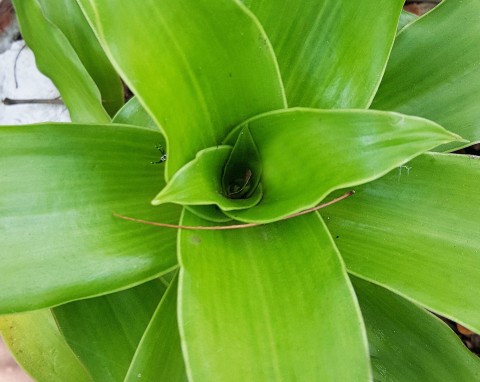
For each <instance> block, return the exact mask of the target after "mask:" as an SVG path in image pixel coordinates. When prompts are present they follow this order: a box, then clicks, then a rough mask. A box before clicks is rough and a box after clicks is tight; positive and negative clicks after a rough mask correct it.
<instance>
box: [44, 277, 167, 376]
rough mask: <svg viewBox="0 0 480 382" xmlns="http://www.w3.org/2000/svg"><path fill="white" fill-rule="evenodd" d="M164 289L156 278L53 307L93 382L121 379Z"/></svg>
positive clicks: (66, 337) (70, 343) (59, 324)
mask: <svg viewBox="0 0 480 382" xmlns="http://www.w3.org/2000/svg"><path fill="white" fill-rule="evenodd" d="M165 290H166V287H165V285H164V284H163V283H162V282H161V281H160V280H158V279H156V280H153V281H150V282H149V283H146V284H142V285H140V286H137V287H135V288H130V289H127V290H125V291H122V292H117V293H113V294H109V295H105V296H101V297H96V298H91V299H87V300H80V301H75V302H72V303H69V304H66V305H61V306H59V307H57V308H55V309H53V313H54V316H55V319H56V320H57V323H58V327H59V329H60V331H61V332H62V333H63V335H64V337H65V340H66V341H67V343H68V344H69V345H70V346H71V348H72V349H73V350H74V352H75V353H76V354H77V356H78V358H79V359H80V360H81V361H82V362H83V364H84V365H85V366H86V367H87V369H88V370H89V372H90V374H91V375H92V377H93V379H94V380H95V381H102V382H109V381H111V382H118V381H122V380H123V378H124V377H125V375H126V373H127V370H128V368H129V365H130V363H131V360H132V358H133V355H134V353H135V350H136V348H137V346H138V343H139V342H140V339H141V338H142V335H143V333H144V331H145V329H146V327H147V325H148V323H149V322H150V320H151V318H152V315H153V312H154V311H155V308H156V307H157V305H158V303H159V302H160V299H161V297H162V296H163V294H164V293H165Z"/></svg>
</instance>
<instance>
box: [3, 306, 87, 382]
mask: <svg viewBox="0 0 480 382" xmlns="http://www.w3.org/2000/svg"><path fill="white" fill-rule="evenodd" d="M0 334H1V335H2V337H3V339H4V340H5V343H6V344H7V345H8V347H9V348H10V351H11V352H12V354H13V355H14V356H15V358H16V360H17V362H18V363H19V364H20V365H21V366H22V367H23V368H24V369H25V371H26V372H27V373H28V374H30V376H32V377H33V378H35V380H36V381H38V382H50V381H72V380H73V381H78V382H93V378H92V377H91V376H90V374H89V373H88V371H87V369H86V368H85V367H84V366H83V364H82V363H81V362H80V360H79V359H78V358H77V357H76V355H75V353H74V352H73V351H72V349H71V348H70V347H69V346H68V344H67V343H66V342H65V338H64V337H63V336H62V334H61V333H60V331H59V330H58V327H57V324H56V322H55V319H54V317H53V316H52V313H51V312H50V310H49V309H45V310H38V311H35V312H28V313H22V314H11V315H4V316H0Z"/></svg>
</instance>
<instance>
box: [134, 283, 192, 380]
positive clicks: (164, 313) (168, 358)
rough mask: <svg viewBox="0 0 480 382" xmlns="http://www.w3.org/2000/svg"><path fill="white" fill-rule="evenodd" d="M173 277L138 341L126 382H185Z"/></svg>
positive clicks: (175, 287)
mask: <svg viewBox="0 0 480 382" xmlns="http://www.w3.org/2000/svg"><path fill="white" fill-rule="evenodd" d="M177 285H178V280H177V277H175V279H174V280H172V282H171V284H170V286H169V288H168V290H167V292H166V293H165V295H164V296H163V298H162V301H161V302H160V304H159V305H158V307H157V309H156V311H155V313H154V315H153V317H152V320H151V321H150V323H149V324H148V327H147V329H146V330H145V333H144V335H143V337H142V340H141V341H140V343H139V345H138V347H137V351H136V352H135V356H134V358H133V360H132V364H131V365H130V368H129V370H128V373H127V376H126V378H125V382H136V381H138V380H144V381H172V382H180V381H187V375H186V371H185V364H184V362H183V355H182V349H181V347H180V335H179V333H178V323H177Z"/></svg>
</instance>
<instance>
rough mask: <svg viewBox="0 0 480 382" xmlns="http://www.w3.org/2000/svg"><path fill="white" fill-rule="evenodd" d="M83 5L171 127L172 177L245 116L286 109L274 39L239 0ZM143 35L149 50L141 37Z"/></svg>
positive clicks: (157, 115) (128, 76)
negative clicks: (272, 39)
mask: <svg viewBox="0 0 480 382" xmlns="http://www.w3.org/2000/svg"><path fill="white" fill-rule="evenodd" d="M79 4H80V5H81V6H82V7H83V9H84V11H85V13H86V15H87V17H88V18H89V20H90V21H91V23H92V25H93V27H94V29H95V31H96V33H97V35H98V36H99V37H100V40H101V42H102V43H103V44H104V47H105V48H106V50H107V54H108V55H109V57H110V58H111V59H112V60H113V62H114V64H115V66H116V68H117V69H118V70H119V72H120V73H121V74H122V78H124V79H125V81H126V82H127V84H128V85H129V87H130V88H131V89H132V90H133V92H134V93H135V94H137V96H138V97H139V100H140V102H141V103H142V104H143V105H144V106H145V108H146V110H147V111H148V112H149V114H150V115H152V116H153V118H154V120H155V121H156V122H157V124H158V125H159V126H160V127H161V128H162V129H163V131H164V132H165V136H166V139H167V150H168V151H169V160H168V162H167V174H166V176H167V178H170V177H171V176H172V175H173V174H174V173H175V172H176V171H177V170H178V169H179V168H180V167H182V166H183V165H184V164H186V163H187V162H189V161H190V160H192V159H194V158H195V154H196V153H197V152H198V151H200V150H201V149H204V148H207V147H212V146H215V145H217V144H219V143H220V142H221V141H222V139H223V138H224V137H225V136H226V135H227V133H228V132H229V131H230V130H231V129H232V128H233V127H234V126H236V125H237V124H239V123H241V122H242V121H244V120H245V119H247V118H249V117H251V116H253V115H256V114H259V113H261V112H265V111H270V110H274V109H280V108H283V107H284V106H285V100H284V93H283V86H282V83H281V80H280V76H279V73H278V68H277V64H276V61H275V57H274V54H273V51H272V49H271V47H270V43H269V41H268V39H267V37H266V35H265V34H264V32H263V30H262V28H261V27H260V26H259V25H258V22H257V20H256V19H255V18H253V17H252V16H251V14H250V13H249V12H248V10H246V9H244V7H243V6H241V4H240V3H237V2H236V1H231V0H219V1H214V2H212V1H210V0H166V1H160V2H158V1H155V0H145V1H142V2H141V4H139V3H136V2H122V6H121V7H119V6H118V4H116V3H115V2H111V1H109V0H79ZM192 9H194V10H195V12H192ZM111 15H115V17H112V16H111ZM186 20H188V28H185V22H186ZM139 34H140V35H141V36H142V50H141V51H139V48H138V40H137V38H134V37H133V36H138V35H139ZM117 36H126V37H125V38H121V39H119V38H117ZM232 47H235V49H232ZM139 57H141V58H139Z"/></svg>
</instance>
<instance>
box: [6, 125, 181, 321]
mask: <svg viewBox="0 0 480 382" xmlns="http://www.w3.org/2000/svg"><path fill="white" fill-rule="evenodd" d="M0 136H1V139H2V145H3V149H2V150H1V152H0V183H1V185H2V187H0V200H1V204H0V227H1V231H2V240H1V241H0V253H2V254H3V256H1V257H0V268H1V269H2V277H1V278H0V290H2V298H1V300H0V312H2V313H8V312H13V311H23V310H32V309H37V308H41V307H45V306H52V305H57V304H60V303H64V302H67V301H70V300H73V299H78V298H82V297H87V296H92V295H98V294H102V293H106V292H111V291H114V290H117V289H120V288H125V287H127V286H129V285H135V284H138V283H140V282H142V281H144V280H148V279H151V278H152V277H154V276H155V275H158V274H161V273H163V272H166V271H168V270H170V269H171V268H172V267H175V265H176V253H175V241H176V232H175V231H174V230H159V229H156V228H154V227H149V226H146V225H140V224H135V223H132V222H126V221H122V220H120V219H118V218H116V217H114V216H113V215H112V214H113V213H114V212H116V213H119V214H123V215H128V216H134V217H138V218H142V217H143V218H145V219H147V220H160V221H166V222H170V223H178V218H179V211H180V210H179V208H178V207H177V206H174V205H168V206H161V207H156V208H154V207H152V206H151V205H150V200H151V198H152V197H153V196H154V195H155V194H156V192H157V191H158V189H159V188H161V187H163V185H164V184H165V183H164V180H163V165H152V164H151V161H155V160H157V159H158V158H157V157H158V150H157V149H156V148H155V144H156V143H157V141H158V139H159V137H161V135H160V133H158V132H154V131H152V130H148V129H143V128H138V127H133V126H125V125H107V126H101V125H83V126H82V125H75V124H64V125H62V124H42V125H30V126H2V127H0Z"/></svg>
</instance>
